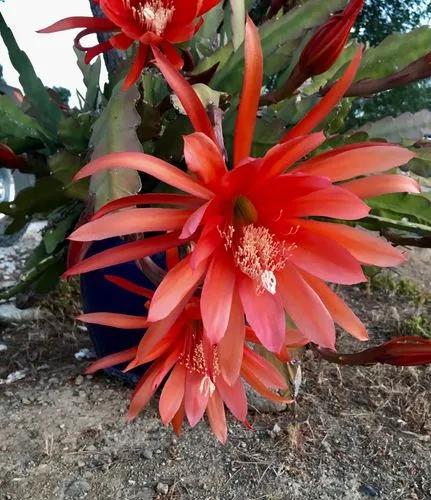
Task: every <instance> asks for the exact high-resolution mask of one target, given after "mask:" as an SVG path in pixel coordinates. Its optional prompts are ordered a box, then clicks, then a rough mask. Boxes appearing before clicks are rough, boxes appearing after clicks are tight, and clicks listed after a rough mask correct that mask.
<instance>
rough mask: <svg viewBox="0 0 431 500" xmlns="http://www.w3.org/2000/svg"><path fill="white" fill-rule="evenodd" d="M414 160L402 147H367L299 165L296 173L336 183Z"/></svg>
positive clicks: (335, 153) (335, 151)
mask: <svg viewBox="0 0 431 500" xmlns="http://www.w3.org/2000/svg"><path fill="white" fill-rule="evenodd" d="M414 157H415V154H414V153H412V152H411V151H409V150H408V149H406V148H403V147H402V146H397V145H389V144H386V145H379V146H377V145H374V144H370V145H368V146H365V145H364V147H357V148H353V149H350V150H346V148H342V149H341V151H340V152H339V154H337V150H334V152H333V154H331V155H324V156H323V157H322V158H319V156H316V157H315V158H313V159H311V160H309V161H306V162H305V163H303V164H302V165H301V166H300V167H299V168H298V169H297V170H296V172H302V173H304V174H309V175H322V176H326V177H329V179H331V180H332V181H333V182H337V181H344V180H346V179H351V178H352V177H357V176H359V175H366V174H372V173H378V172H383V171H385V170H389V169H391V168H394V167H399V166H401V165H404V164H406V163H408V162H409V161H410V160H411V159H412V158H414Z"/></svg>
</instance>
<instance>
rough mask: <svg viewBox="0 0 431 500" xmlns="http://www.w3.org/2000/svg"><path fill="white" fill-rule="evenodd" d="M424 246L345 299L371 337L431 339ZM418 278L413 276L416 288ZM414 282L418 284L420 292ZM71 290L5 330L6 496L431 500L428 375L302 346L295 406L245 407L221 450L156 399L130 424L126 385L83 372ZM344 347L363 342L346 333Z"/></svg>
mask: <svg viewBox="0 0 431 500" xmlns="http://www.w3.org/2000/svg"><path fill="white" fill-rule="evenodd" d="M430 255H431V254H430V253H429V251H416V252H415V255H414V258H413V259H412V260H411V263H410V264H409V265H408V266H406V268H405V269H404V270H403V271H402V275H404V276H407V278H408V279H405V278H401V279H400V277H399V276H397V275H393V274H385V275H383V276H380V277H376V278H374V279H373V280H372V282H371V285H369V286H360V287H354V288H352V289H350V291H349V292H348V295H347V294H346V293H345V297H346V298H347V299H348V301H349V302H350V304H351V305H352V307H353V308H354V309H355V311H357V313H358V314H359V315H360V316H361V317H362V318H363V320H364V321H365V322H366V324H367V326H368V328H369V331H370V336H371V338H372V341H371V342H370V344H372V343H379V342H382V341H384V340H386V339H389V338H391V337H392V336H395V335H399V334H409V333H413V334H417V333H418V331H419V332H420V331H423V332H424V333H425V334H426V333H428V334H429V333H430V332H429V323H428V322H427V318H429V313H430V312H431V300H430V298H429V296H428V294H427V292H426V290H424V289H423V288H421V286H422V285H424V284H425V285H426V284H427V283H428V282H429V279H430V277H431V270H430V268H429V267H428V263H429V262H430ZM412 280H415V281H412ZM415 282H416V284H414V283H415ZM75 299H76V292H75V291H74V290H73V288H71V287H65V286H63V287H62V290H61V291H60V292H59V293H57V294H55V295H53V296H51V298H50V299H49V300H47V301H45V303H44V306H43V307H44V309H46V314H47V315H46V317H45V319H41V320H38V321H37V322H21V323H7V322H6V323H3V324H0V344H4V345H5V346H6V347H7V350H3V351H2V352H0V378H3V379H5V378H6V377H7V375H9V374H10V373H13V372H16V371H17V370H21V371H23V374H24V375H25V377H24V378H23V379H22V380H19V381H16V382H13V383H10V384H3V385H0V498H1V499H5V500H6V499H7V500H12V499H14V500H15V499H17V500H24V499H34V500H42V499H79V498H87V499H91V500H92V499H105V500H110V499H113V500H114V499H118V500H146V499H153V498H156V499H165V498H166V499H223V500H224V499H237V500H241V499H250V500H251V499H256V500H257V499H285V498H286V499H287V498H289V499H307V500H308V499H310V500H313V499H319V500H320V499H322V500H324V499H348V500H355V499H363V498H367V497H379V498H384V499H402V500H405V499H407V500H410V499H411V500H415V499H430V498H431V396H430V387H431V367H419V368H404V369H398V368H394V367H389V366H376V367H371V368H339V367H337V366H335V365H330V364H328V363H326V362H324V361H321V360H319V359H316V358H315V356H314V354H313V353H312V352H311V351H309V352H307V354H306V357H305V360H304V364H303V372H304V377H303V384H302V387H301V391H300V394H299V396H298V398H297V402H296V403H295V404H294V405H293V406H291V407H289V408H288V409H287V410H286V411H283V412H279V413H275V414H269V413H265V412H262V411H259V410H258V409H253V408H252V409H251V411H250V422H251V423H252V426H253V429H252V430H249V429H246V428H244V427H243V426H242V425H240V424H238V423H235V422H234V421H233V419H229V424H230V430H229V442H228V444H227V445H226V446H222V445H221V444H219V443H218V442H217V441H216V440H215V439H214V438H213V436H212V434H211V433H210V432H209V430H208V427H207V425H206V423H205V422H201V423H200V424H199V425H198V426H197V427H196V428H195V429H193V430H189V429H186V430H185V431H184V433H183V436H182V437H181V438H180V439H178V438H176V437H175V436H174V435H173V433H172V432H171V430H170V429H168V428H164V427H163V426H162V425H161V423H160V422H159V419H158V416H157V405H156V402H153V403H152V405H151V406H150V407H149V408H148V410H147V411H146V412H145V413H144V414H143V415H142V416H141V417H140V418H138V419H137V420H136V421H135V422H133V423H131V424H127V423H126V422H125V419H124V417H125V413H126V409H127V402H128V398H129V396H130V392H131V389H130V388H129V387H127V386H125V385H124V384H123V383H121V382H119V381H117V380H113V379H109V378H108V377H106V376H104V375H97V376H95V377H94V378H91V377H85V376H82V375H81V374H82V372H83V370H84V368H85V367H86V366H87V364H88V361H86V360H81V361H79V360H77V359H76V358H75V353H77V352H78V351H80V350H81V349H82V348H85V347H90V344H89V341H88V338H87V334H86V332H85V331H83V330H81V329H79V328H78V326H77V325H76V324H75V323H74V322H73V321H72V320H71V319H70V315H71V314H73V313H74V312H76V311H77V309H78V305H77V304H76V302H75ZM339 346H340V350H346V351H348V350H351V351H352V350H355V349H356V350H357V349H359V348H360V347H362V346H359V344H358V343H357V342H355V341H352V340H350V339H348V338H347V336H345V335H341V337H340V342H339Z"/></svg>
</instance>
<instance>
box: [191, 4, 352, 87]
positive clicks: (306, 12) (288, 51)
mask: <svg viewBox="0 0 431 500" xmlns="http://www.w3.org/2000/svg"><path fill="white" fill-rule="evenodd" d="M346 4H347V0H325V2H322V1H321V0H309V1H307V2H305V3H303V4H301V5H299V6H297V7H295V8H294V9H292V10H290V11H289V12H287V14H285V15H283V16H281V17H280V18H278V19H274V20H271V21H268V22H267V23H265V24H264V25H263V26H262V27H261V28H260V30H259V31H260V35H261V41H262V49H263V54H264V63H265V75H266V76H270V75H271V74H272V73H271V71H273V69H268V68H273V67H274V60H273V59H272V58H273V57H280V58H282V60H281V61H279V62H278V63H277V65H276V68H277V70H279V68H282V67H283V65H287V64H288V60H289V57H290V56H291V55H292V53H293V51H294V50H295V48H296V46H297V44H299V43H300V38H301V37H302V36H304V33H305V32H306V30H308V29H311V28H314V27H316V26H318V25H320V24H321V23H322V22H324V21H325V20H326V19H327V18H328V17H329V15H330V14H331V13H332V12H335V11H337V10H340V9H342V8H344V6H345V5H346ZM293 41H297V44H293V43H292V42H293ZM286 45H287V46H286ZM284 46H286V47H284ZM229 47H230V49H229ZM282 47H284V49H282ZM232 51H233V46H232V45H230V46H229V45H227V46H225V47H222V48H221V49H219V51H217V52H216V53H215V54H213V56H212V57H211V58H209V59H211V61H210V64H209V66H212V65H213V64H214V63H215V62H217V61H220V67H221V69H220V70H219V71H218V72H217V73H216V75H215V76H214V79H213V80H212V82H211V84H212V86H214V88H216V89H217V90H222V91H225V92H229V93H231V94H235V93H237V92H238V91H239V90H240V88H241V85H242V73H243V66H244V61H243V59H244V49H243V47H241V48H240V49H238V50H237V51H236V52H235V53H234V54H233V55H232V56H231V57H229V55H230V54H231V53H232ZM227 53H228V54H229V55H228V56H227V57H226V55H227ZM207 62H208V61H204V64H205V66H206V65H207ZM207 67H208V66H207ZM202 69H203V65H199V66H198V68H197V69H196V70H195V72H196V73H198V72H200V71H202Z"/></svg>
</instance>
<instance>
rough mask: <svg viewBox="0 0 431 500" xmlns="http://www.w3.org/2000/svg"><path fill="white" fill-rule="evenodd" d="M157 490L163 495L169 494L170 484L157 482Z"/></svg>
mask: <svg viewBox="0 0 431 500" xmlns="http://www.w3.org/2000/svg"><path fill="white" fill-rule="evenodd" d="M156 491H157V493H161V494H162V495H167V494H168V492H169V486H168V485H167V484H165V483H157V486H156Z"/></svg>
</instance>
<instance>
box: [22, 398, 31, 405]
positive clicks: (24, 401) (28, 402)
mask: <svg viewBox="0 0 431 500" xmlns="http://www.w3.org/2000/svg"><path fill="white" fill-rule="evenodd" d="M21 402H22V404H24V405H29V404H30V403H31V401H30V400H29V399H28V398H22V399H21Z"/></svg>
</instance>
